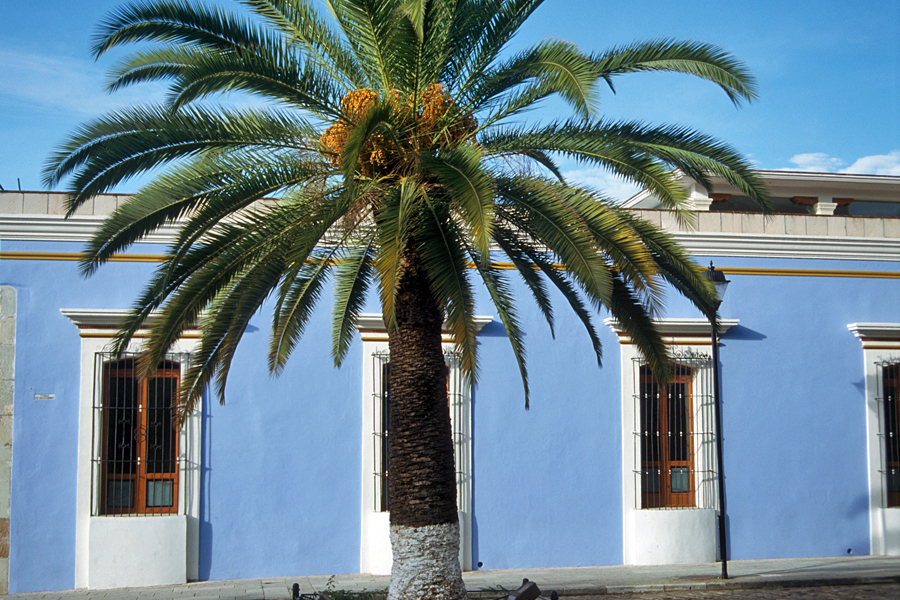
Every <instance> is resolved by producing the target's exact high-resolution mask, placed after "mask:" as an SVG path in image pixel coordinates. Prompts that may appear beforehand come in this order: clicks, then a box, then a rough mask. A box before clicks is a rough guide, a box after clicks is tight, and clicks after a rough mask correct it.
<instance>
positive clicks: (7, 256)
mask: <svg viewBox="0 0 900 600" xmlns="http://www.w3.org/2000/svg"><path fill="white" fill-rule="evenodd" d="M82 256H83V255H82V254H79V253H75V252H0V260H60V261H78V260H81V259H82ZM164 259H165V256H164V255H162V254H118V255H116V256H113V257H111V258H110V259H109V261H110V262H162V261H163V260H164ZM492 266H493V267H494V268H495V269H513V268H514V267H513V264H512V263H508V262H498V263H492ZM554 266H556V268H562V266H561V265H554ZM469 268H474V265H473V264H470V265H469ZM704 270H705V269H704ZM719 270H720V271H721V272H722V273H724V274H726V275H755V276H762V277H852V278H857V279H900V271H850V270H837V269H835V270H831V269H761V268H740V267H733V268H730V267H722V268H719Z"/></svg>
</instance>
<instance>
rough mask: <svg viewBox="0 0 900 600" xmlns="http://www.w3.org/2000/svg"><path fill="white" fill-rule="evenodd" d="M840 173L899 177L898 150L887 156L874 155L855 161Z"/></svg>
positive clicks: (899, 161) (899, 162)
mask: <svg viewBox="0 0 900 600" xmlns="http://www.w3.org/2000/svg"><path fill="white" fill-rule="evenodd" d="M841 173H864V174H866V175H900V150H894V151H893V152H891V153H889V154H875V155H873V156H863V157H862V158H858V159H856V162H854V163H853V164H852V165H850V166H849V167H847V168H846V169H841Z"/></svg>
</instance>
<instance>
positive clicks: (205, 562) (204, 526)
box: [197, 393, 213, 581]
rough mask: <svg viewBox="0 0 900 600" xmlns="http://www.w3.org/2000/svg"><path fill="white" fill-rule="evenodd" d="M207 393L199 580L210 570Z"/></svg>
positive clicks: (202, 445) (202, 448)
mask: <svg viewBox="0 0 900 600" xmlns="http://www.w3.org/2000/svg"><path fill="white" fill-rule="evenodd" d="M209 402H210V398H209V394H208V393H207V394H205V395H204V398H203V405H202V406H203V408H202V411H203V415H202V419H201V421H202V429H201V432H200V439H201V443H200V548H199V557H198V563H199V564H198V565H197V566H198V572H197V575H198V578H199V580H200V581H209V575H210V572H211V571H212V540H213V530H212V522H211V521H210V514H209V513H210V506H209V477H210V473H211V471H212V468H211V467H210V455H209V454H210V453H209V447H210V436H211V435H212V415H211V414H210V412H209Z"/></svg>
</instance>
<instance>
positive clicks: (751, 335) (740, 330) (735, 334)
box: [724, 325, 766, 342]
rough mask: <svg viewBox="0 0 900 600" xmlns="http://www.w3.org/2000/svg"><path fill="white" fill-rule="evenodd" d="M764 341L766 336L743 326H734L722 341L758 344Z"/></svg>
mask: <svg viewBox="0 0 900 600" xmlns="http://www.w3.org/2000/svg"><path fill="white" fill-rule="evenodd" d="M764 339H766V336H765V335H764V334H762V333H760V332H758V331H754V330H752V329H750V328H748V327H744V326H743V325H735V326H734V327H732V328H731V329H729V330H728V333H727V334H725V337H724V340H741V341H748V342H759V341H761V340H764Z"/></svg>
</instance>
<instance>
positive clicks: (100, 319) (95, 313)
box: [59, 308, 200, 337]
mask: <svg viewBox="0 0 900 600" xmlns="http://www.w3.org/2000/svg"><path fill="white" fill-rule="evenodd" d="M59 312H61V313H62V314H63V316H64V317H66V318H68V319H69V320H70V321H72V323H74V324H75V326H76V327H78V329H79V330H80V331H81V335H85V334H88V333H92V332H93V333H109V334H110V337H111V336H112V335H114V333H113V331H114V330H116V329H118V328H119V327H120V326H121V325H122V323H124V322H125V319H126V318H128V316H130V315H131V311H129V310H120V309H109V308H61V309H59ZM158 318H159V313H157V312H154V313H151V314H150V316H148V317H147V318H146V319H144V323H143V325H142V326H141V329H147V328H149V327H150V326H151V325H153V322H154V321H156V319H158ZM199 334H200V330H199V328H198V327H196V326H195V327H190V328H188V329H187V330H186V331H185V332H184V334H183V335H182V337H196V336H197V335H199Z"/></svg>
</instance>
